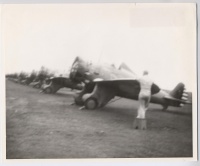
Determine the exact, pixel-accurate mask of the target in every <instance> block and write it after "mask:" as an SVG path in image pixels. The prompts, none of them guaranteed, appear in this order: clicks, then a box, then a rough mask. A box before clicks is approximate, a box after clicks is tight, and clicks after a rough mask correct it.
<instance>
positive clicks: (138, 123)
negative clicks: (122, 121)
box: [134, 71, 153, 130]
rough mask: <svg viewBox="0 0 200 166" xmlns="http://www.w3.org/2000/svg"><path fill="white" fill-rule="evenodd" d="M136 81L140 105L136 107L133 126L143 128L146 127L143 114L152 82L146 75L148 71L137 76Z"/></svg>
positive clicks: (148, 99) (149, 95) (146, 106)
mask: <svg viewBox="0 0 200 166" xmlns="http://www.w3.org/2000/svg"><path fill="white" fill-rule="evenodd" d="M138 81H139V83H140V93H139V96H138V100H139V104H140V105H139V108H138V115H137V117H136V119H135V122H134V128H135V129H141V130H145V129H146V128H147V127H146V119H145V114H146V111H147V109H148V106H149V102H150V99H151V87H152V85H153V82H152V81H151V79H150V78H149V76H148V71H144V72H143V76H142V77H141V78H139V80H138Z"/></svg>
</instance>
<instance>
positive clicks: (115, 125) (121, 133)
mask: <svg viewBox="0 0 200 166" xmlns="http://www.w3.org/2000/svg"><path fill="white" fill-rule="evenodd" d="M73 93H74V91H71V90H68V89H64V90H60V91H59V92H58V93H57V94H55V95H49V94H41V93H39V90H38V89H34V88H31V87H29V86H25V85H20V84H17V83H14V82H11V81H8V80H7V81H6V158H7V159H56V158H66V159H68V158H74V159H75V158H140V157H141V158H151V157H156V158H157V157H192V155H193V154H192V108H191V105H188V106H185V107H183V108H181V109H180V108H173V107H171V108H169V111H166V112H163V111H161V108H162V107H161V106H159V105H154V104H151V105H150V108H149V110H148V112H147V127H148V129H147V130H135V129H133V121H134V118H135V117H136V114H137V106H138V102H137V101H133V100H127V99H120V100H117V101H115V102H112V103H110V104H108V105H107V106H106V107H104V108H102V109H98V110H94V111H91V110H79V107H78V106H76V105H70V104H71V103H73V97H72V96H73Z"/></svg>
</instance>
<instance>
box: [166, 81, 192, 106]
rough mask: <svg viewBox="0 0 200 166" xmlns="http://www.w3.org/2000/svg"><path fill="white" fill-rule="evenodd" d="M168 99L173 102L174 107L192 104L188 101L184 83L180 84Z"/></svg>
mask: <svg viewBox="0 0 200 166" xmlns="http://www.w3.org/2000/svg"><path fill="white" fill-rule="evenodd" d="M169 95H170V96H171V97H170V96H168V97H166V98H167V99H168V100H170V101H171V102H173V105H174V106H180V107H182V106H184V104H191V102H189V101H188V93H187V92H186V88H185V85H184V84H183V83H179V84H178V85H177V86H176V87H175V88H174V89H173V90H172V91H171V92H170V93H169Z"/></svg>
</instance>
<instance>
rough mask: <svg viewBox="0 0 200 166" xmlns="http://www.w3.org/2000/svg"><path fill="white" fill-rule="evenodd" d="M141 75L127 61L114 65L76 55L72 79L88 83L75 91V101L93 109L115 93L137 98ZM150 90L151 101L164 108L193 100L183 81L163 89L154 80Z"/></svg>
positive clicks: (178, 105)
mask: <svg viewBox="0 0 200 166" xmlns="http://www.w3.org/2000/svg"><path fill="white" fill-rule="evenodd" d="M138 78H139V77H138V76H137V75H136V74H135V73H134V72H133V71H132V70H131V69H130V68H129V67H128V66H127V65H126V64H125V63H122V64H121V65H120V67H119V68H116V67H115V66H114V65H108V64H103V65H99V64H92V63H89V62H87V61H84V60H83V59H82V58H80V57H76V58H75V60H74V62H73V64H72V67H71V69H70V79H71V80H72V81H73V82H76V83H84V84H85V86H84V88H83V90H82V91H80V92H79V93H77V94H75V96H74V102H75V104H77V105H81V106H84V107H85V108H86V109H91V110H92V109H96V108H100V107H104V106H105V105H106V104H107V103H108V102H109V101H110V100H111V99H113V98H114V97H115V96H119V97H123V98H128V99H133V100H138V95H139V92H140V84H139V81H138ZM151 93H152V96H151V100H150V102H151V103H155V104H160V105H162V106H163V110H167V108H168V107H169V106H174V107H182V106H184V104H191V101H189V100H188V93H187V92H186V89H185V85H184V84H183V83H179V84H178V85H177V86H176V87H175V88H174V89H173V90H172V91H166V90H162V89H160V88H159V86H158V85H156V84H155V83H153V85H152V88H151Z"/></svg>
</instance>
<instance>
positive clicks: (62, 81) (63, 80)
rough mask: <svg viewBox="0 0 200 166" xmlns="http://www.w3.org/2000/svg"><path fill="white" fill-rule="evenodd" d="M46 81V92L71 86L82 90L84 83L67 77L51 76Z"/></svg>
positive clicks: (43, 87) (53, 91)
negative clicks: (75, 81)
mask: <svg viewBox="0 0 200 166" xmlns="http://www.w3.org/2000/svg"><path fill="white" fill-rule="evenodd" d="M45 82H46V83H45V84H44V85H43V86H42V91H41V92H44V93H56V92H57V91H58V90H59V89H61V88H71V89H72V90H73V89H77V90H82V89H83V85H82V84H77V83H74V82H72V81H71V80H70V79H69V78H67V77H51V78H49V79H47V80H46V81H45Z"/></svg>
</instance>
